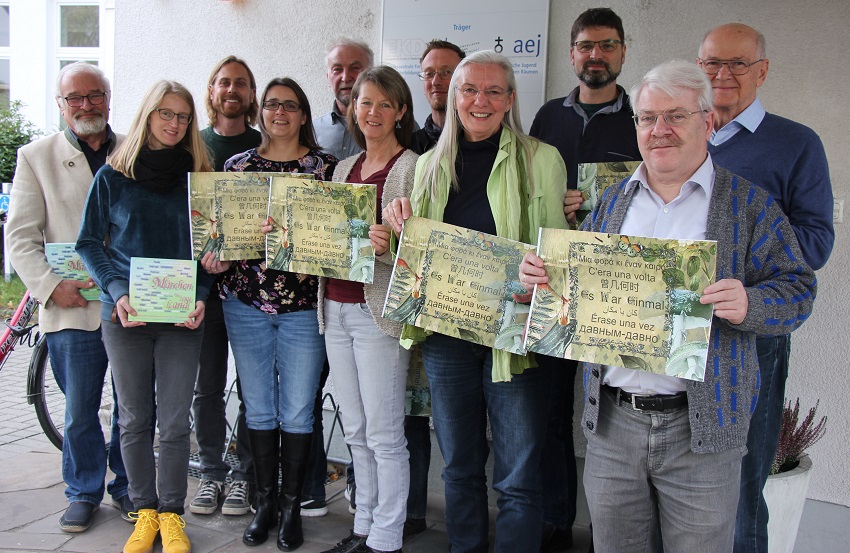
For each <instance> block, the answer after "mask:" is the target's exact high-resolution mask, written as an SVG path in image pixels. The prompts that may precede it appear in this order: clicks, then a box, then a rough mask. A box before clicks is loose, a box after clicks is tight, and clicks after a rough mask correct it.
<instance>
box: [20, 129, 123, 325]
mask: <svg viewBox="0 0 850 553" xmlns="http://www.w3.org/2000/svg"><path fill="white" fill-rule="evenodd" d="M115 138H116V145H117V144H120V143H121V141H122V140H123V138H124V137H123V136H121V135H116V137H115ZM93 177H94V175H92V173H91V169H89V164H88V162H87V161H86V156H85V154H84V153H83V152H82V151H81V150H79V149H78V147H76V145H75V144H73V143H72V142H71V140H70V139H69V137H68V136H67V131H65V132H60V133H56V134H52V135H50V136H47V137H45V138H42V139H40V140H37V141H35V142H33V143H31V144H27V145H26V146H23V147H22V148H21V149H20V150H18V165H17V168H16V170H15V179H14V181H13V185H12V194H11V199H10V207H9V221H8V223H6V252H7V255H8V256H9V259H10V260H11V262H12V265H13V266H14V268H15V271H16V272H17V273H18V275H19V276H20V277H21V280H22V281H23V282H24V284H25V285H26V286H27V288H29V289H30V292H31V293H32V294H33V295H34V296H35V297H36V298H37V299H38V301H39V302H41V312H40V314H39V327H40V330H41V332H56V331H59V330H65V329H68V328H73V329H78V330H97V329H98V328H99V327H100V302H99V301H90V302H89V303H88V305H87V306H86V307H68V308H61V307H57V306H56V305H55V304H54V303H53V302H52V301H49V300H50V296H51V294H53V290H55V289H56V287H57V286H58V285H59V283H60V282H61V281H62V277H60V276H59V275H57V274H56V273H54V272H53V270H52V269H51V268H50V265H48V264H47V257H46V256H45V254H44V244H45V242H76V241H77V235H78V234H79V232H80V220H81V219H82V217H83V208H84V207H85V204H86V199H87V198H88V193H89V188H91V183H92V180H93Z"/></svg>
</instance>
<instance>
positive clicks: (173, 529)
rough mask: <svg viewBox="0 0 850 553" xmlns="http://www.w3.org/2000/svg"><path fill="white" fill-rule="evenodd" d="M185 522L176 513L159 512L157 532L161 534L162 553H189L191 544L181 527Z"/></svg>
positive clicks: (183, 526) (184, 525)
mask: <svg viewBox="0 0 850 553" xmlns="http://www.w3.org/2000/svg"><path fill="white" fill-rule="evenodd" d="M185 527H186V522H185V521H184V520H183V518H182V517H181V516H180V515H178V514H177V513H159V533H160V535H161V536H162V553H189V552H190V551H192V545H191V544H190V543H189V538H188V537H186V532H184V531H183V528H185Z"/></svg>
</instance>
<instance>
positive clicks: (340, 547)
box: [322, 530, 368, 553]
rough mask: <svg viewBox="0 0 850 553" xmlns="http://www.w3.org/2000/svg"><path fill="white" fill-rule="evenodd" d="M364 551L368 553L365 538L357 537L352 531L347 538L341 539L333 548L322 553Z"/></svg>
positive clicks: (363, 552)
mask: <svg viewBox="0 0 850 553" xmlns="http://www.w3.org/2000/svg"><path fill="white" fill-rule="evenodd" d="M366 551H368V548H367V547H366V536H358V535H357V534H355V533H354V530H352V531H351V534H349V535H348V537H347V538H343V539H342V541H341V542H339V543H338V544H336V545H335V546H333V548H331V549H328V550H326V551H322V553H365V552H366Z"/></svg>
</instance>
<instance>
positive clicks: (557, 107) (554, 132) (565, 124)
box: [529, 86, 642, 188]
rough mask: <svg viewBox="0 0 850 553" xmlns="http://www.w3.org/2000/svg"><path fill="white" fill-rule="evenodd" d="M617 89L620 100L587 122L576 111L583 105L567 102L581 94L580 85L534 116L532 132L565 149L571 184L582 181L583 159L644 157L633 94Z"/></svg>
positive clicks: (599, 159) (600, 159) (610, 159)
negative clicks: (635, 117)
mask: <svg viewBox="0 0 850 553" xmlns="http://www.w3.org/2000/svg"><path fill="white" fill-rule="evenodd" d="M617 89H618V90H619V92H620V96H619V97H618V99H617V102H616V103H615V104H614V105H612V106H608V107H605V108H602V109H601V110H600V111H598V112H596V113H595V114H594V115H593V117H591V118H590V120H589V121H588V122H587V124H585V120H584V117H582V116H581V115H580V114H579V113H578V112H577V111H576V110H577V109H581V108H580V107H578V106H575V105H565V102H566V101H567V99H568V98H572V99H573V100H574V101H575V99H577V98H578V88H576V89H575V90H573V91H572V92H571V93H570V96H565V97H563V98H557V99H555V100H550V101H548V102H546V103H545V104H543V107H542V108H540V110H539V111H538V112H537V115H535V116H534V123H532V124H531V131H530V132H529V134H530V135H531V136H533V137H534V138H538V139H540V140H542V141H543V142H545V143H546V144H550V145H552V146H554V147H555V148H557V149H558V151H559V152H561V157H562V158H564V164H565V165H566V166H567V186H568V187H569V188H575V187H576V185H577V184H578V165H579V163H598V162H601V161H640V160H641V159H642V158H641V156H640V150H639V149H638V144H637V133H636V132H635V122H634V119H632V108H631V107H630V106H629V96H628V95H627V94H626V91H625V90H623V88H622V87H620V86H618V87H617Z"/></svg>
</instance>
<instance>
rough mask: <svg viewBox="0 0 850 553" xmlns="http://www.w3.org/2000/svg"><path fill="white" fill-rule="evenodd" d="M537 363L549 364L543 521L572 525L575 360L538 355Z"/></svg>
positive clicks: (573, 519)
mask: <svg viewBox="0 0 850 553" xmlns="http://www.w3.org/2000/svg"><path fill="white" fill-rule="evenodd" d="M537 363H538V364H539V365H540V366H541V367H544V368H550V370H551V378H552V385H551V387H550V389H549V419H548V421H547V422H546V444H545V447H544V449H543V460H542V464H541V469H540V470H541V471H542V473H543V474H546V475H550V477H549V478H548V479H547V482H546V486H545V487H544V488H543V521H544V522H547V523H549V524H552V525H554V526H556V527H558V528H562V529H569V528H572V526H573V523H574V522H575V520H576V495H577V488H578V481H577V476H576V475H577V471H576V453H575V449H574V446H573V400H574V396H575V388H574V384H575V377H576V369H577V367H578V362H577V361H573V360H572V359H558V358H555V357H549V356H548V355H538V356H537Z"/></svg>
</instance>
